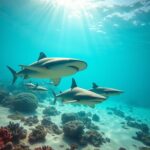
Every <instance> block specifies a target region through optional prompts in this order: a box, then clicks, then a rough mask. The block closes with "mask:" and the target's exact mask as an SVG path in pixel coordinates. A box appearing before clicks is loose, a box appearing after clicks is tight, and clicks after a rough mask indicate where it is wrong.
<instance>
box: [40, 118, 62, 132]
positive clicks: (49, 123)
mask: <svg viewBox="0 0 150 150" xmlns="http://www.w3.org/2000/svg"><path fill="white" fill-rule="evenodd" d="M41 124H42V125H43V126H44V127H46V128H47V129H48V131H53V132H54V133H55V134H61V133H62V130H60V129H59V127H58V126H57V125H56V124H55V123H53V122H52V121H51V118H50V117H44V118H43V120H42V122H41Z"/></svg>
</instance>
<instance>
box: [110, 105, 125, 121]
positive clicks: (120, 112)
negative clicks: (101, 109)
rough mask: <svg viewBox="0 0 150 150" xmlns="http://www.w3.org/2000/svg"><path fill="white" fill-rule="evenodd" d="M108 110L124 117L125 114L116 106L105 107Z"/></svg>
mask: <svg viewBox="0 0 150 150" xmlns="http://www.w3.org/2000/svg"><path fill="white" fill-rule="evenodd" d="M107 109H108V110H111V111H112V112H113V113H114V114H115V115H116V116H118V117H121V118H124V117H125V114H124V112H122V111H121V110H119V109H118V108H111V107H108V108H107Z"/></svg>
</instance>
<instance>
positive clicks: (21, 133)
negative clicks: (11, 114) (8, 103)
mask: <svg viewBox="0 0 150 150" xmlns="http://www.w3.org/2000/svg"><path fill="white" fill-rule="evenodd" d="M7 129H8V130H9V131H10V132H11V134H12V141H13V142H15V143H19V141H20V139H24V138H26V135H27V130H25V129H24V128H23V127H21V126H20V124H19V123H13V122H9V125H8V126H7Z"/></svg>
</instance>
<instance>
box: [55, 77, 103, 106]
mask: <svg viewBox="0 0 150 150" xmlns="http://www.w3.org/2000/svg"><path fill="white" fill-rule="evenodd" d="M52 93H53V95H54V103H56V101H57V100H58V99H61V100H62V102H63V103H64V104H67V103H77V104H83V105H87V106H90V107H92V108H94V107H95V105H96V104H99V103H101V102H103V101H104V100H105V99H106V97H104V96H102V95H99V94H96V93H94V92H91V91H89V90H86V89H83V88H80V87H78V86H77V83H76V81H75V79H74V78H72V84H71V88H70V89H68V90H66V91H64V92H61V93H59V94H57V95H56V94H55V92H54V91H52Z"/></svg>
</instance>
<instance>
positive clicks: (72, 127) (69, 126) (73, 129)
mask: <svg viewBox="0 0 150 150" xmlns="http://www.w3.org/2000/svg"><path fill="white" fill-rule="evenodd" d="M63 131H64V135H65V136H66V137H69V138H80V137H81V136H82V134H83V132H84V124H83V122H81V121H78V120H75V121H69V122H67V123H65V124H64V125H63Z"/></svg>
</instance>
